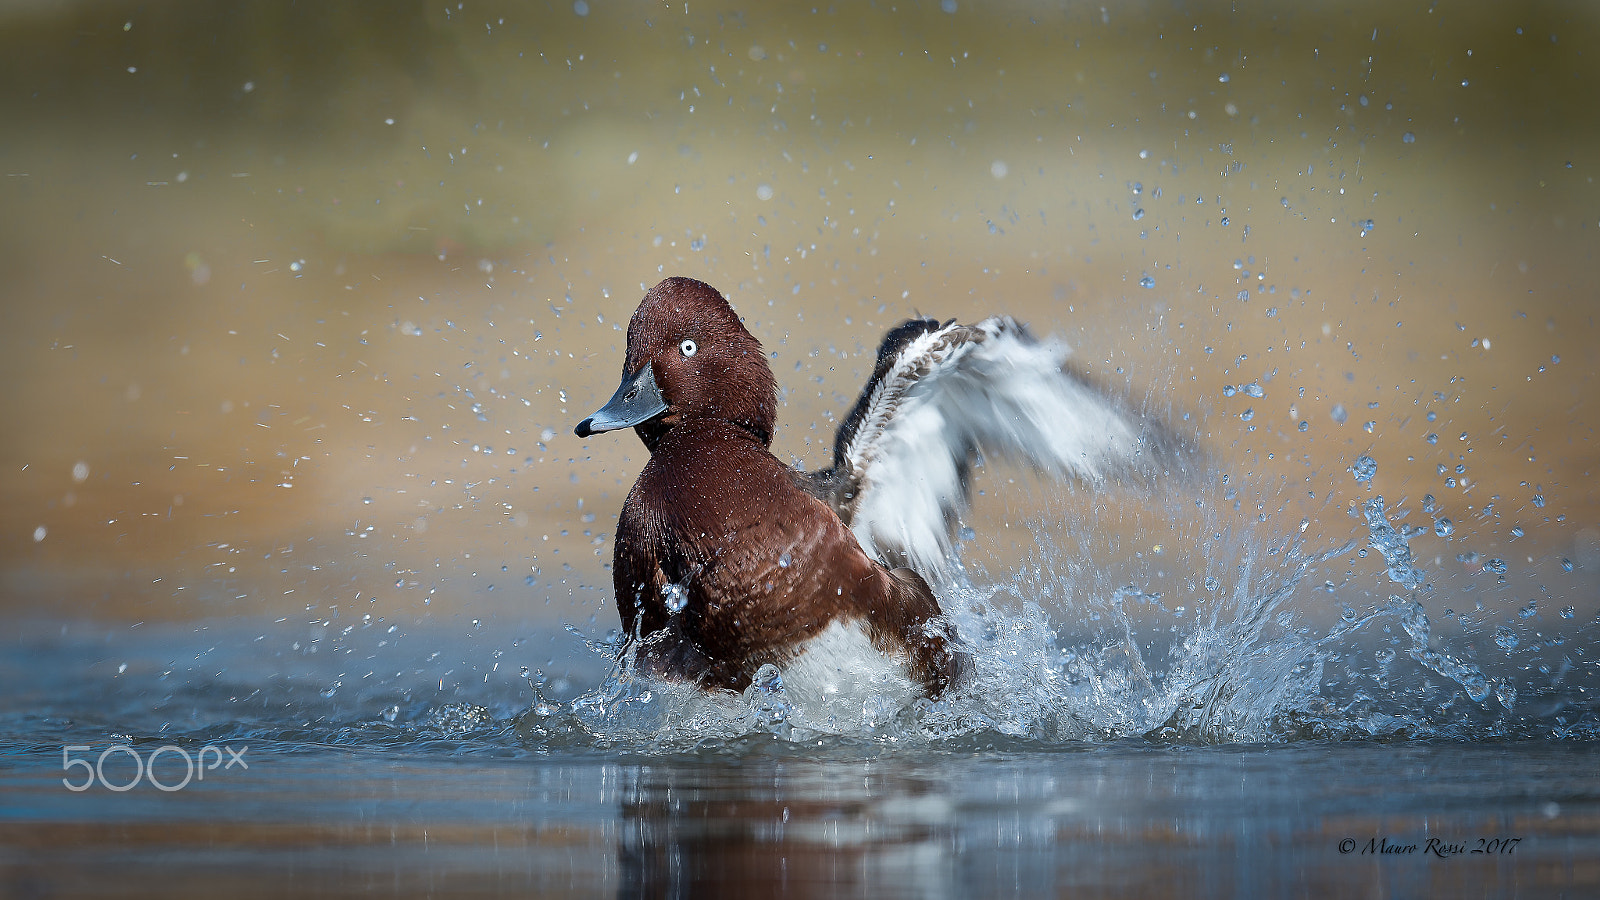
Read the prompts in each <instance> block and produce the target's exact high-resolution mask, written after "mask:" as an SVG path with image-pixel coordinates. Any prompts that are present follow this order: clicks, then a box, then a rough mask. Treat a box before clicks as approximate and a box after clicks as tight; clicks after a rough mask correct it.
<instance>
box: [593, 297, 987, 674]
mask: <svg viewBox="0 0 1600 900" xmlns="http://www.w3.org/2000/svg"><path fill="white" fill-rule="evenodd" d="M622 382H623V383H622V386H621V387H620V388H619V389H618V391H617V394H616V396H615V397H613V398H612V400H611V402H609V403H607V404H606V406H605V407H604V408H603V409H601V411H600V412H598V413H596V414H595V415H594V416H593V417H591V418H589V419H586V420H584V422H583V423H581V424H580V425H579V426H578V428H577V433H578V435H579V436H581V437H587V436H588V435H590V434H594V433H596V432H599V431H609V430H614V429H617V428H622V427H628V426H632V427H634V429H635V430H636V431H637V433H638V434H639V437H640V438H641V439H642V440H643V441H644V443H645V446H647V447H649V448H650V460H649V462H647V463H646V464H645V467H644V470H643V471H642V472H641V473H640V474H639V480H638V481H637V482H636V483H635V484H634V486H633V490H631V491H630V492H629V493H628V498H627V500H626V502H624V504H623V507H622V514H621V516H620V518H619V521H618V526H617V535H616V546H615V556H614V566H613V573H612V575H613V579H614V581H615V585H616V595H617V608H618V612H619V613H620V615H621V618H622V624H623V628H624V629H625V630H626V631H627V632H628V633H629V634H630V636H631V637H630V644H631V645H632V646H633V647H634V648H635V649H637V651H638V659H639V661H640V664H641V666H642V667H643V668H645V670H646V671H650V672H652V673H653V674H657V675H660V676H665V677H669V678H676V679H682V680H688V681H694V682H697V683H699V684H701V685H702V686H705V687H713V688H725V689H729V690H735V691H737V690H742V689H744V688H745V687H747V686H748V685H749V684H750V682H751V679H752V677H753V676H754V675H755V673H756V670H757V669H759V668H760V667H761V666H762V665H763V664H766V663H774V664H777V665H779V666H780V667H781V666H782V665H783V664H784V663H785V662H787V661H789V660H790V659H792V658H793V657H794V656H795V655H796V654H797V653H798V652H800V650H801V649H802V647H803V646H804V644H805V642H806V641H807V640H808V639H809V638H812V637H815V636H816V635H818V634H819V633H821V632H822V631H823V630H824V629H826V628H827V627H828V626H829V625H830V624H831V623H833V622H835V621H840V622H843V623H849V622H859V623H860V624H861V625H863V626H864V628H865V632H866V634H867V635H868V637H869V638H870V639H871V641H872V644H873V646H874V647H876V648H877V649H878V650H879V651H880V652H882V653H884V654H887V655H890V656H894V657H903V658H904V659H905V662H906V665H907V669H908V670H909V674H910V675H911V676H912V677H913V678H914V679H915V680H916V681H917V682H919V683H920V684H921V685H922V686H923V688H924V689H925V690H926V691H927V692H929V693H930V694H937V693H939V692H941V691H943V690H945V689H946V688H948V687H949V686H950V684H951V683H952V681H953V680H954V679H955V678H956V677H957V675H958V674H959V671H960V670H961V669H962V667H963V666H964V665H965V657H964V656H963V655H961V654H959V653H958V652H957V651H955V650H954V649H953V647H952V644H953V641H954V631H953V629H952V628H951V626H950V625H949V623H948V621H946V620H945V619H944V618H943V616H942V615H941V612H940V609H939V604H938V601H937V600H936V599H935V598H934V596H933V592H932V590H930V589H929V587H928V584H927V582H925V581H924V580H923V579H922V578H921V576H919V575H917V574H916V573H915V572H912V571H911V570H910V569H903V568H902V569H893V570H891V569H888V568H885V567H884V566H882V565H880V564H879V563H878V562H877V561H875V560H873V559H872V558H871V557H869V556H868V555H867V554H866V553H865V552H864V551H863V550H862V549H861V546H860V544H859V543H857V541H856V538H855V536H854V535H852V534H851V532H850V529H849V528H848V527H846V525H845V524H844V523H843V522H842V521H840V519H839V516H838V515H837V514H836V513H835V512H834V510H833V508H831V507H830V506H829V505H828V504H827V503H824V502H823V501H822V500H819V499H817V497H815V496H813V495H812V494H811V493H809V492H808V491H807V490H805V489H804V487H803V486H802V485H803V480H802V479H803V476H802V475H801V474H800V473H798V472H796V471H794V470H793V469H791V468H789V467H788V466H786V465H784V464H783V463H782V462H780V461H779V460H778V459H777V458H776V457H774V456H773V455H772V453H771V452H770V451H769V450H768V447H769V445H770V444H771V441H772V432H773V426H774V423H775V411H776V408H777V383H776V381H775V380H774V379H773V377H772V372H771V370H770V368H769V367H768V365H767V360H766V356H765V355H764V354H763V353H762V351H761V344H760V343H759V342H758V341H757V340H756V339H755V338H754V337H753V336H751V334H750V332H748V331H747V330H745V328H744V325H743V324H741V323H740V322H739V319H738V317H737V316H736V315H735V314H734V312H733V309H732V308H731V307H729V305H728V303H727V301H726V300H725V299H723V297H722V295H721V294H720V293H718V292H717V291H716V289H714V288H712V287H711V286H710V285H707V284H703V283H701V282H698V281H694V280H692V279H688V278H669V279H667V280H665V281H663V282H661V283H660V284H658V285H656V286H655V287H654V288H653V289H651V290H650V292H649V293H647V294H646V295H645V297H644V299H643V301H642V302H641V303H640V304H639V309H638V310H637V311H636V312H635V313H634V315H633V319H632V321H631V322H630V323H629V325H628V351H627V359H626V362H625V364H624V367H623V378H622ZM679 604H681V608H679V609H676V610H675V609H673V608H672V607H673V606H676V605H679Z"/></svg>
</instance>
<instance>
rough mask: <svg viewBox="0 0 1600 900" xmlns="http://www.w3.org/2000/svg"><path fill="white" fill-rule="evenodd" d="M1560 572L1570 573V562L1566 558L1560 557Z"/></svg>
mask: <svg viewBox="0 0 1600 900" xmlns="http://www.w3.org/2000/svg"><path fill="white" fill-rule="evenodd" d="M1561 571H1563V572H1571V571H1572V560H1570V559H1567V558H1566V557H1562V559H1561Z"/></svg>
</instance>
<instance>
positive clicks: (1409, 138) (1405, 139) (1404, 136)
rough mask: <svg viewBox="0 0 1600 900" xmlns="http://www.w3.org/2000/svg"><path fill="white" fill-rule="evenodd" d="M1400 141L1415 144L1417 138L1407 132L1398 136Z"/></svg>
mask: <svg viewBox="0 0 1600 900" xmlns="http://www.w3.org/2000/svg"><path fill="white" fill-rule="evenodd" d="M1400 140H1401V141H1402V142H1403V143H1407V144H1415V143H1416V142H1417V136H1416V135H1414V134H1412V133H1411V132H1409V131H1408V132H1406V133H1405V134H1402V135H1400Z"/></svg>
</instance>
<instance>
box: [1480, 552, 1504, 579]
mask: <svg viewBox="0 0 1600 900" xmlns="http://www.w3.org/2000/svg"><path fill="white" fill-rule="evenodd" d="M1483 568H1484V570H1485V571H1489V572H1493V573H1494V574H1496V575H1504V574H1505V573H1506V561H1505V560H1503V559H1501V558H1500V557H1498V556H1497V557H1495V558H1494V559H1491V560H1489V561H1488V562H1486V563H1484V564H1483Z"/></svg>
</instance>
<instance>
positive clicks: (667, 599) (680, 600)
mask: <svg viewBox="0 0 1600 900" xmlns="http://www.w3.org/2000/svg"><path fill="white" fill-rule="evenodd" d="M661 600H662V602H663V603H665V604H666V606H667V612H678V611H679V610H681V609H683V608H684V606H686V605H687V604H688V603H689V589H688V588H685V587H684V586H683V585H681V584H664V585H662V586H661Z"/></svg>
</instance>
